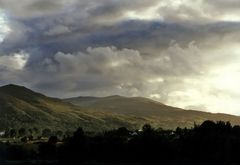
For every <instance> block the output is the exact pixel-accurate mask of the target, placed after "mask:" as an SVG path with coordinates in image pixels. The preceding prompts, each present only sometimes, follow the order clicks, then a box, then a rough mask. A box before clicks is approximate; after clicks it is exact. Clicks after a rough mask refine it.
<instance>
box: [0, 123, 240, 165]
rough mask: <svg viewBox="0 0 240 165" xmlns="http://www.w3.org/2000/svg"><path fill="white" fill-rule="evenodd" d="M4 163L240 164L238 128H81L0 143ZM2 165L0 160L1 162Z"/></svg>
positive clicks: (210, 125)
mask: <svg viewBox="0 0 240 165" xmlns="http://www.w3.org/2000/svg"><path fill="white" fill-rule="evenodd" d="M0 157H1V159H2V160H7V162H32V163H34V162H35V163H37V162H38V164H41V163H39V162H45V163H46V164H48V163H49V164H52V163H53V164H69V165H70V164H88V163H89V164H180V163H182V164H240V126H234V127H233V126H231V124H230V123H229V122H227V123H225V122H217V123H215V122H212V121H205V122H204V123H202V124H201V125H199V126H197V125H196V126H195V127H194V128H191V129H186V128H185V129H182V128H177V129H176V130H174V131H171V130H163V129H154V128H152V127H151V126H150V125H144V126H143V128H142V130H138V131H129V130H127V129H126V128H119V129H117V130H112V131H108V132H105V133H102V134H96V135H87V134H85V133H84V131H83V130H82V129H81V128H79V129H78V130H77V131H76V132H75V133H74V134H73V135H72V136H70V137H66V138H64V139H62V140H61V141H60V140H59V139H58V137H57V136H51V137H50V138H49V140H48V141H46V142H35V143H30V142H25V143H23V142H22V143H19V144H12V143H0ZM0 163H1V160H0Z"/></svg>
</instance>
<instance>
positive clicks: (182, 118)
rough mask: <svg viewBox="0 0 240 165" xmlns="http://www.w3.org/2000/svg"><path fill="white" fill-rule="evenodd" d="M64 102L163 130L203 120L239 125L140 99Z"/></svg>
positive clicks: (229, 117) (226, 117)
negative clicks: (130, 117)
mask: <svg viewBox="0 0 240 165" xmlns="http://www.w3.org/2000/svg"><path fill="white" fill-rule="evenodd" d="M65 101H67V102H71V103H73V104H75V105H79V106H83V107H87V108H89V110H95V111H100V112H114V113H117V114H123V115H133V116H136V117H143V118H144V119H146V120H148V122H149V123H151V124H152V125H154V126H161V127H163V128H176V127H177V126H181V127H185V126H187V127H191V126H193V124H194V122H195V123H197V124H198V123H201V122H203V121H204V120H214V121H219V120H222V121H230V122H231V123H232V124H240V117H238V116H233V115H227V114H212V113H206V112H200V111H190V110H183V109H180V108H175V107H171V106H167V105H164V104H161V103H159V102H156V101H153V100H150V99H147V98H141V97H133V98H127V97H121V96H110V97H105V98H96V97H78V98H70V99H66V100H65Z"/></svg>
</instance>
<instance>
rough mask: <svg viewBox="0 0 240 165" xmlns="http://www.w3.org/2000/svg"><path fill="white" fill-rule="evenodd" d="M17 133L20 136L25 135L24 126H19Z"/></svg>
mask: <svg viewBox="0 0 240 165" xmlns="http://www.w3.org/2000/svg"><path fill="white" fill-rule="evenodd" d="M18 134H19V136H20V137H23V136H25V135H26V134H27V131H26V129H25V128H20V129H19V130H18Z"/></svg>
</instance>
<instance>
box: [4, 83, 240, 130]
mask: <svg viewBox="0 0 240 165" xmlns="http://www.w3.org/2000/svg"><path fill="white" fill-rule="evenodd" d="M0 113H1V115H0V131H1V130H5V129H7V128H21V127H25V128H33V127H36V128H39V129H43V128H50V129H52V130H64V131H66V130H75V129H76V128H77V127H83V128H84V129H85V130H88V131H103V130H107V129H113V128H118V127H123V126H124V127H128V128H130V129H138V128H140V127H141V126H142V125H144V124H146V123H149V124H152V125H153V126H155V127H163V128H166V129H168V128H171V129H172V128H176V127H178V126H180V127H191V126H193V124H194V122H195V123H201V122H202V121H204V120H215V121H218V120H223V121H230V122H231V123H233V124H240V117H237V116H232V115H226V114H211V113H206V112H199V111H187V110H183V109H180V108H175V107H171V106H167V105H164V104H162V103H159V102H156V101H153V100H150V99H147V98H141V97H133V98H128V97H122V96H110V97H103V98H98V97H77V98H71V99H66V100H61V99H57V98H51V97H47V96H45V95H43V94H40V93H36V92H34V91H32V90H30V89H28V88H25V87H22V86H17V85H6V86H3V87H0Z"/></svg>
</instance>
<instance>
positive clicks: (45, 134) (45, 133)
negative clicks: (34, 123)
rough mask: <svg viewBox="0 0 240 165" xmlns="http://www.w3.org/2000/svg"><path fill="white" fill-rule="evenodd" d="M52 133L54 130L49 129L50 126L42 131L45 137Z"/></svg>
mask: <svg viewBox="0 0 240 165" xmlns="http://www.w3.org/2000/svg"><path fill="white" fill-rule="evenodd" d="M51 134H52V131H51V130H50V129H49V128H45V129H44V130H43V131H42V136H43V137H49V136H51Z"/></svg>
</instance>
